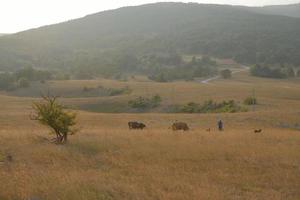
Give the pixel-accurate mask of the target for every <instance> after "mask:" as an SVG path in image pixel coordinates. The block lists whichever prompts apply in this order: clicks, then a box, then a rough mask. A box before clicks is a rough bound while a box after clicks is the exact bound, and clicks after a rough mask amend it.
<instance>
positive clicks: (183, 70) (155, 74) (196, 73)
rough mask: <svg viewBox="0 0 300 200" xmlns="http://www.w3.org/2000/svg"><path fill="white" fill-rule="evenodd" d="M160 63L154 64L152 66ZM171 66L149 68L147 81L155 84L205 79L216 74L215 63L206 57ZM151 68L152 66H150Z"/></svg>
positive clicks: (178, 61) (178, 62) (179, 61)
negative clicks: (149, 80) (155, 82)
mask: <svg viewBox="0 0 300 200" xmlns="http://www.w3.org/2000/svg"><path fill="white" fill-rule="evenodd" d="M159 64H160V63H155V64H154V66H157V65H159ZM173 64H174V65H173V66H169V67H168V66H165V67H162V66H160V67H154V68H152V69H151V68H149V72H150V74H151V75H149V76H148V78H149V79H151V80H154V81H157V82H168V81H173V80H178V79H181V80H193V79H194V78H197V77H207V76H212V75H215V74H217V73H218V70H217V63H216V61H214V60H212V59H211V58H210V57H208V56H204V57H202V58H201V59H197V58H196V57H193V58H192V60H191V61H189V62H183V61H182V60H181V59H180V60H179V59H178V60H177V63H176V64H175V63H173ZM152 66H153V65H152Z"/></svg>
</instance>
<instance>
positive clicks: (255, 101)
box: [244, 97, 257, 105]
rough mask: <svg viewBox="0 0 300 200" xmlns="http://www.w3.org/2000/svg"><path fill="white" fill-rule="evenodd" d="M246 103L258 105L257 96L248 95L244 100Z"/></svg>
mask: <svg viewBox="0 0 300 200" xmlns="http://www.w3.org/2000/svg"><path fill="white" fill-rule="evenodd" d="M244 104H245V105H256V104H257V100H256V98H255V97H247V98H246V99H245V100H244Z"/></svg>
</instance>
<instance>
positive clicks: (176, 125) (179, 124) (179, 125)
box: [172, 122, 189, 131]
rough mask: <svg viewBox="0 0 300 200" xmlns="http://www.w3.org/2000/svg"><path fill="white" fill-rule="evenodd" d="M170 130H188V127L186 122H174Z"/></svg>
mask: <svg viewBox="0 0 300 200" xmlns="http://www.w3.org/2000/svg"><path fill="white" fill-rule="evenodd" d="M172 130H173V131H179V130H183V131H188V130H189V127H188V125H187V124H186V123H184V122H175V123H174V124H173V125H172Z"/></svg>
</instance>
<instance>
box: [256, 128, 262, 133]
mask: <svg viewBox="0 0 300 200" xmlns="http://www.w3.org/2000/svg"><path fill="white" fill-rule="evenodd" d="M261 132H262V130H261V129H258V130H254V133H261Z"/></svg>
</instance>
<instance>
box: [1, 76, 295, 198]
mask: <svg viewBox="0 0 300 200" xmlns="http://www.w3.org/2000/svg"><path fill="white" fill-rule="evenodd" d="M98 83H101V84H102V85H103V86H109V87H123V86H124V85H129V86H130V87H131V88H132V89H133V93H132V94H130V95H129V96H120V97H113V98H111V97H110V99H103V98H68V99H63V101H64V103H66V104H68V105H74V104H82V103H89V102H97V101H100V100H116V101H127V100H128V99H129V98H132V97H133V96H136V95H142V94H151V93H159V94H161V95H162V96H163V99H164V102H163V103H164V104H169V103H173V102H178V103H183V102H188V101H191V100H192V101H195V102H200V101H203V100H205V99H209V98H213V99H214V100H222V99H236V100H239V101H242V100H243V98H244V97H246V96H248V95H250V94H251V91H252V88H253V87H254V88H256V93H257V96H258V99H259V102H260V105H259V106H258V107H257V111H256V112H247V113H236V114H206V115H203V114H157V113H150V114H101V113H89V112H83V111H78V114H79V119H78V121H79V125H78V126H79V127H80V129H81V131H80V133H78V134H76V135H74V136H70V138H69V139H70V141H69V144H67V145H65V146H57V145H54V144H50V143H49V142H48V141H47V140H46V139H45V137H46V138H51V136H49V135H47V133H48V130H47V129H45V128H44V127H42V126H40V125H38V124H36V123H35V122H32V121H30V120H29V117H28V115H29V113H30V111H31V109H30V104H31V102H32V100H34V99H32V98H20V97H12V96H6V95H4V94H3V95H1V96H0V105H1V109H0V200H11V199H13V200H15V199H16V200H23V199H24V200H28V199H42V200H54V199H55V200H99V199H130V200H131V199H137V200H140V199H145V200H147V199H149V200H150V199H163V200H164V199H172V200H173V199H175V200H176V199H178V200H184V199H186V200H190V199H195V200H198V199H213V200H215V199H216V200H218V199H220V200H224V199H225V200H226V199H272V200H273V199H274V200H277V199H278V200H279V199H280V200H281V199H282V200H283V199H284V200H285V199H288V200H289V199H291V200H298V199H300V190H299V188H300V173H299V170H300V133H299V131H297V130H294V129H292V128H295V127H296V124H297V123H299V117H300V114H299V111H298V109H299V108H300V102H299V98H300V91H299V90H300V85H299V80H288V81H285V80H271V79H270V80H269V79H259V78H252V77H248V76H247V75H246V74H243V73H242V74H239V75H237V76H235V77H234V79H233V80H226V81H225V80H217V81H215V82H212V83H211V84H208V85H203V84H199V83H186V82H181V83H167V84H160V83H152V82H139V81H135V80H131V81H129V82H117V81H110V80H97V81H96V83H95V82H90V81H86V82H84V84H85V85H86V84H95V85H97V84H98ZM68 84H71V85H72V84H74V87H75V86H76V84H77V86H76V87H78V88H80V87H81V85H82V84H83V83H82V82H80V81H73V82H72V81H71V82H70V83H68ZM174 91H175V92H176V93H175V92H174ZM219 118H222V119H223V121H224V122H225V131H224V132H222V133H220V132H218V131H216V129H215V126H216V120H217V119H219ZM130 120H139V121H143V122H145V123H146V124H147V126H148V127H147V129H146V130H144V131H129V130H128V127H127V122H128V121H130ZM175 120H180V121H185V122H187V123H188V124H189V125H190V127H191V131H189V132H185V133H183V132H177V133H173V132H172V131H171V130H169V129H168V127H169V126H170V125H171V123H172V122H173V121H175ZM284 127H285V128H284ZM288 127H290V128H288ZM207 128H212V131H211V132H206V129H207ZM259 128H262V129H263V133H262V134H254V133H253V130H254V129H259ZM8 155H11V156H12V158H13V160H12V161H9V160H8V158H7V156H8Z"/></svg>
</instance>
